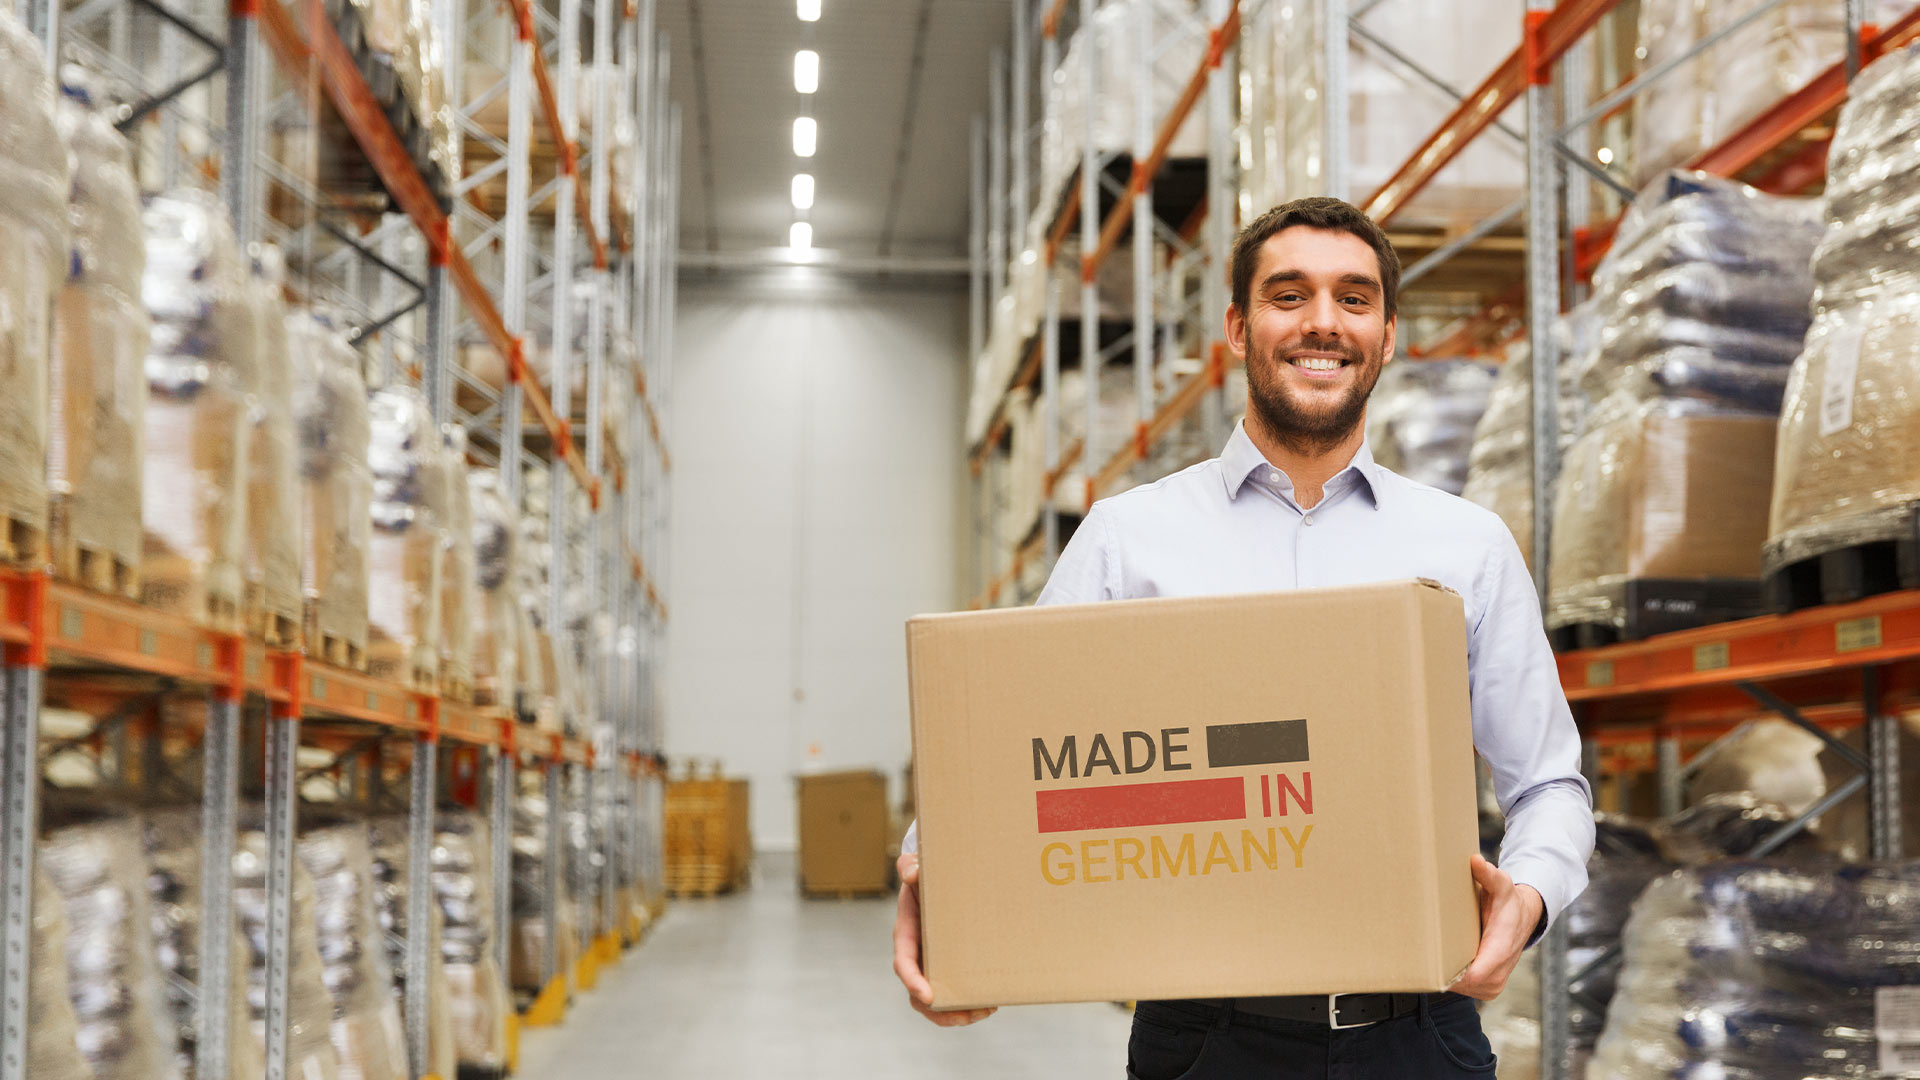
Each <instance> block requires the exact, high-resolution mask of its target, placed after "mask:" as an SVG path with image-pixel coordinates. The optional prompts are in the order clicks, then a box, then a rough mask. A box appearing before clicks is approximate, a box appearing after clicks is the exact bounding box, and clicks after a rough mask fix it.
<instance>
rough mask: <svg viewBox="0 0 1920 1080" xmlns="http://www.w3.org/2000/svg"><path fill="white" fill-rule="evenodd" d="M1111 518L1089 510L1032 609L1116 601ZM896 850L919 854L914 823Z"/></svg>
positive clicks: (1104, 511) (917, 825)
mask: <svg viewBox="0 0 1920 1080" xmlns="http://www.w3.org/2000/svg"><path fill="white" fill-rule="evenodd" d="M1111 515H1112V511H1111V510H1109V509H1107V507H1105V506H1104V505H1102V504H1100V503H1094V504H1093V509H1092V510H1091V511H1090V512H1088V514H1087V516H1086V517H1085V518H1083V519H1081V522H1080V527H1079V528H1077V529H1075V530H1074V531H1073V538H1072V539H1070V540H1068V541H1067V546H1066V547H1065V548H1064V549H1062V550H1061V552H1060V558H1059V560H1058V561H1056V562H1055V563H1054V564H1053V573H1052V574H1050V575H1048V577H1047V587H1046V588H1044V589H1042V590H1040V597H1039V599H1037V600H1035V601H1034V602H1033V606H1035V607H1044V606H1046V605H1048V604H1091V603H1095V602H1097V601H1101V600H1113V599H1116V598H1117V596H1118V592H1119V588H1118V586H1119V579H1120V567H1119V564H1118V562H1117V561H1116V549H1115V548H1114V545H1113V523H1112V520H1111ZM900 851H901V853H902V854H919V852H920V823H919V822H918V821H915V822H914V823H913V824H912V825H909V826H907V835H906V836H904V837H902V838H901V840H900Z"/></svg>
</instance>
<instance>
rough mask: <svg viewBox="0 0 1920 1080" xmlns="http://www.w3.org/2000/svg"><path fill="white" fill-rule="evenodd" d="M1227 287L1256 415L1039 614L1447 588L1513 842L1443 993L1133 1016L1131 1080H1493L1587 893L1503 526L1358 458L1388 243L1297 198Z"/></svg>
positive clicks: (904, 919)
mask: <svg viewBox="0 0 1920 1080" xmlns="http://www.w3.org/2000/svg"><path fill="white" fill-rule="evenodd" d="M1232 272H1233V303H1232V305H1231V306H1230V307H1229V308H1228V309H1227V342H1228V345H1229V346H1230V347H1231V348H1232V349H1233V352H1234V355H1235V356H1237V357H1240V358H1241V359H1242V360H1243V361H1244V362H1245V364H1246V368H1247V412H1246V417H1245V419H1244V420H1243V421H1242V423H1241V424H1240V425H1239V426H1238V427H1237V428H1236V429H1235V431H1234V433H1233V436H1232V438H1231V439H1229V440H1228V442H1227V445H1226V448H1225V449H1224V450H1223V451H1222V452H1221V454H1220V456H1219V457H1217V458H1215V459H1213V460H1211V461H1206V462H1202V463H1201V464H1199V465H1195V466H1193V467H1192V468H1190V469H1186V470H1184V471H1182V472H1179V473H1175V474H1174V475H1172V476H1169V477H1166V478H1164V479H1162V480H1159V481H1157V482H1155V483H1152V484H1147V485H1145V486H1143V487H1138V488H1135V489H1133V490H1132V491H1128V492H1126V493H1124V494H1121V495H1117V496H1115V497H1113V498H1110V499H1106V500H1104V501H1102V502H1099V503H1097V504H1095V505H1094V507H1093V509H1092V511H1091V512H1090V513H1089V514H1088V515H1087V518H1086V520H1085V521H1084V522H1082V523H1081V525H1080V528H1079V529H1078V530H1077V531H1076V532H1075V533H1074V536H1073V539H1072V541H1071V542H1070V543H1069V544H1068V545H1067V548H1066V550H1065V551H1063V552H1062V553H1061V556H1060V561H1059V563H1058V565H1056V566H1055V567H1054V570H1053V576H1052V578H1051V579H1050V580H1049V581H1048V582H1047V587H1046V589H1045V591H1044V592H1042V593H1041V596H1040V600H1039V602H1040V603H1042V604H1067V603H1089V602H1093V601H1100V600H1119V599H1131V598H1135V597H1145V596H1193V595H1204V594H1219V593H1251V592H1263V591H1272V590H1278V589H1304V588H1321V587H1329V586H1339V585H1354V584H1359V583H1364V582H1371V581H1390V580H1396V579H1405V578H1413V577H1424V578H1431V579H1434V580H1437V581H1439V582H1441V583H1443V584H1445V585H1447V586H1448V587H1449V588H1451V589H1453V590H1454V591H1455V592H1457V593H1459V594H1460V596H1461V597H1462V598H1463V600H1464V601H1465V606H1466V619H1467V631H1468V645H1467V665H1468V672H1469V675H1468V679H1469V685H1470V687H1471V690H1472V699H1473V734H1474V745H1475V748H1476V749H1477V750H1478V751H1479V752H1480V755H1481V756H1482V757H1483V758H1485V759H1486V761H1487V763H1488V764H1489V765H1490V766H1491V768H1492V771H1493V781H1494V787H1495V792H1496V794H1497V796H1498V798H1499V801H1500V806H1501V809H1502V810H1503V811H1504V812H1505V813H1506V817H1507V834H1506V840H1505V842H1504V844H1503V845H1502V847H1501V852H1500V865H1499V866H1498V867H1496V866H1494V865H1493V864H1491V863H1489V862H1487V861H1486V860H1485V859H1483V858H1481V857H1480V856H1478V855H1476V856H1474V857H1473V865H1472V872H1473V877H1474V881H1475V882H1476V883H1477V885H1478V888H1479V892H1480V910H1481V924H1482V930H1481V938H1480V947H1479V950H1478V953H1477V955H1476V956H1475V957H1474V960H1473V963H1472V964H1471V965H1470V966H1469V967H1468V968H1467V970H1466V971H1465V973H1464V974H1462V975H1461V976H1460V978H1459V980H1458V981H1457V982H1456V983H1455V984H1454V986H1453V990H1452V992H1451V993H1446V994H1425V995H1416V994H1352V995H1341V996H1339V997H1337V998H1336V999H1334V1000H1333V1001H1331V1002H1329V1000H1328V999H1327V998H1325V997H1304V998H1239V999H1232V1000H1225V1001H1203V1002H1142V1003H1141V1004H1140V1006H1139V1009H1138V1011H1137V1012H1136V1013H1135V1016H1134V1024H1133V1036H1132V1039H1131V1040H1130V1041H1129V1043H1128V1047H1127V1059H1128V1074H1129V1076H1131V1077H1135V1078H1137V1080H1171V1078H1173V1077H1176V1076H1178V1077H1185V1078H1189V1080H1206V1078H1211V1077H1240V1076H1252V1075H1256V1074H1257V1075H1260V1076H1284V1077H1320V1078H1325V1077H1329V1076H1331V1075H1334V1074H1335V1073H1337V1074H1338V1075H1339V1076H1341V1077H1355V1078H1360V1077H1381V1078H1386V1077H1393V1078H1396V1080H1398V1078H1407V1077H1449V1076H1464V1075H1491V1071H1492V1069H1493V1065H1494V1061H1493V1053H1492V1050H1491V1048H1490V1047H1489V1046H1488V1044H1487V1040H1486V1037H1485V1036H1484V1035H1483V1034H1482V1033H1481V1030H1480V1021H1479V1017H1478V1014H1477V1013H1476V1012H1475V1010H1474V1007H1473V1004H1472V1002H1471V1001H1470V1000H1469V999H1473V998H1477V999H1480V1000H1490V999H1492V998H1493V997H1495V996H1496V995H1498V994H1499V993H1500V991H1501V989H1502V988H1503V987H1504V986H1505V985H1506V981H1507V977H1508V975H1509V974H1510V973H1511V972H1512V971H1513V968H1514V965H1515V964H1516V963H1517V962H1518V961H1519V959H1520V954H1521V951H1522V950H1523V949H1524V948H1525V947H1526V946H1527V945H1529V944H1531V943H1532V941H1533V940H1535V939H1537V938H1538V936H1539V935H1540V933H1542V932H1543V931H1544V930H1545V929H1546V927H1547V925H1548V922H1549V920H1550V919H1552V918H1553V917H1555V916H1557V915H1558V914H1559V913H1560V912H1561V911H1563V910H1564V909H1565V908H1566V906H1567V904H1568V903H1570V902H1571V901H1572V900H1573V898H1574V897H1575V896H1578V895H1579V894H1580V891H1581V890H1582V889H1584V888H1585V887H1586V880H1587V878H1586V862H1587V856H1588V855H1589V854H1591V852H1592V850H1593V809H1592V796H1591V792H1590V791H1589V790H1588V787H1587V784H1586V781H1585V780H1583V779H1582V778H1581V776H1580V769H1579V766H1580V745H1579V736H1578V734H1577V732H1576V730H1575V728H1574V725H1573V718H1572V716H1571V714H1570V713H1569V712H1568V709H1567V703H1566V698H1565V696H1564V695H1563V694H1562V693H1561V690H1560V684H1559V678H1558V674H1557V671H1556V669H1555V666H1554V662H1553V656H1552V653H1551V651H1550V650H1549V648H1548V646H1547V640H1546V635H1545V632H1544V631H1543V629H1542V627H1541V623H1540V612H1539V598H1538V596H1537V594H1536V593H1535V591H1534V589H1533V584H1532V581H1531V579H1530V578H1529V577H1528V574H1527V569H1526V565H1525V563H1524V562H1523V561H1522V559H1521V557H1520V551H1519V549H1518V547H1516V546H1515V544H1514V542H1513V538H1512V536H1511V535H1510V534H1509V533H1508V532H1507V530H1506V528H1505V526H1503V525H1502V524H1501V522H1500V519H1499V518H1498V517H1496V516H1494V515H1493V514H1492V513H1489V512H1488V511H1486V510H1483V509H1481V508H1480V507H1477V506H1474V505H1473V504H1471V503H1468V502H1466V501H1465V500H1463V499H1459V498H1455V497H1454V496H1452V495H1448V494H1446V493H1444V492H1441V491H1437V490H1435V489H1433V488H1430V487H1427V486H1425V485H1422V484H1417V483H1414V482H1413V481H1411V480H1407V479H1405V478H1403V477H1400V476H1398V475H1396V474H1394V473H1392V472H1389V471H1388V470H1386V469H1384V468H1382V467H1380V466H1379V465H1377V464H1375V463H1374V460H1373V455H1372V454H1371V452H1370V451H1369V450H1368V447H1367V443H1366V438H1365V423H1364V421H1365V418H1366V405H1367V396H1368V395H1369V394H1370V393H1372V391H1373V387H1374V383H1375V381H1376V380H1378V379H1379V377H1380V370H1381V368H1382V367H1383V366H1384V365H1385V364H1386V363H1387V361H1388V359H1389V358H1390V357H1392V356H1393V351H1394V333H1395V330H1396V328H1397V324H1396V322H1395V307H1394V305H1395V294H1396V291H1397V289H1398V286H1399V278H1400V263H1399V258H1398V256H1396V255H1395V254H1394V251H1393V247H1392V245H1391V244H1389V243H1388V241H1387V238H1386V236H1385V234H1383V233H1382V232H1381V231H1380V229H1379V227H1378V226H1377V225H1375V224H1374V223H1373V222H1372V221H1371V220H1370V219H1368V218H1367V216H1366V215H1365V214H1362V213H1361V212H1360V211H1359V210H1356V209H1355V208H1353V207H1352V206H1349V205H1348V204H1346V203H1344V202H1341V201H1340V200H1338V199H1327V198H1311V199H1300V200H1297V201H1294V202H1291V203H1287V204H1286V205H1284V206H1279V207H1276V208H1274V209H1273V210H1270V211H1268V212H1267V213H1266V214H1264V215H1262V216H1261V217H1260V218H1259V219H1257V220H1255V221H1254V222H1253V223H1252V224H1250V225H1248V226H1247V227H1246V228H1245V229H1244V230H1242V231H1241V233H1240V235H1239V237H1238V238H1237V239H1236V240H1235V241H1234V246H1233V266H1232ZM1303 632H1311V631H1310V630H1303ZM1272 645H1273V648H1275V649H1285V648H1286V647H1287V642H1285V641H1276V642H1273V643H1272ZM916 840H917V837H916V836H909V837H908V844H907V845H906V846H907V850H908V854H904V855H902V856H901V860H900V863H901V865H900V876H901V880H902V882H904V884H903V886H902V888H901V891H900V905H899V912H898V915H897V917H896V920H895V924H894V970H895V972H896V973H897V974H898V975H899V977H900V981H901V982H902V983H904V984H905V985H906V987H907V990H908V993H909V997H910V999H911V1000H912V1002H913V1005H914V1008H916V1009H918V1010H919V1011H920V1012H921V1013H923V1014H925V1015H926V1016H927V1017H928V1018H929V1019H931V1020H933V1021H934V1022H935V1023H938V1024H942V1025H947V1026H955V1025H960V1024H970V1023H973V1022H975V1021H978V1020H981V1019H983V1018H985V1017H986V1016H988V1015H990V1014H991V1012H992V1010H990V1009H979V1010H966V1011H959V1012H935V1011H933V1010H932V1009H931V1008H930V1007H929V1003H930V1002H931V1000H932V990H931V988H930V987H929V986H928V984H927V981H926V978H925V977H924V975H923V974H922V973H921V970H920V952H919V943H920V927H919V924H920V912H919V897H918V893H917V887H918V882H919V859H918V855H917V854H916V851H917V844H916Z"/></svg>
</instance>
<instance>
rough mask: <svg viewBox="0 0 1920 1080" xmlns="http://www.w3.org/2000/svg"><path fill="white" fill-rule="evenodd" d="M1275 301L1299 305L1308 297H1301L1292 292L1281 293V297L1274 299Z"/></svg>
mask: <svg viewBox="0 0 1920 1080" xmlns="http://www.w3.org/2000/svg"><path fill="white" fill-rule="evenodd" d="M1274 299H1275V300H1277V301H1279V302H1280V303H1282V304H1297V303H1299V302H1300V301H1302V300H1304V299H1306V297H1304V296H1301V295H1300V294H1299V293H1291V292H1290V293H1281V294H1280V295H1278V296H1276V297H1274Z"/></svg>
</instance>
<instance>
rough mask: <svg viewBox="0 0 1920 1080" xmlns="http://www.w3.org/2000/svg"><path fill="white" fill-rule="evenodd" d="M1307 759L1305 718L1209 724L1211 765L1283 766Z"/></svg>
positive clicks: (1209, 759) (1222, 767) (1208, 751)
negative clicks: (1252, 722)
mask: <svg viewBox="0 0 1920 1080" xmlns="http://www.w3.org/2000/svg"><path fill="white" fill-rule="evenodd" d="M1305 760H1307V722H1306V721H1305V720H1263V721H1261V722H1259V723H1255V724H1209V725H1207V767H1208V768H1212V769H1225V768H1230V767H1232V766H1235V765H1280V764H1284V763H1286V762H1289V761H1305Z"/></svg>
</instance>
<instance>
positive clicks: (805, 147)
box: [793, 116, 820, 157]
mask: <svg viewBox="0 0 1920 1080" xmlns="http://www.w3.org/2000/svg"><path fill="white" fill-rule="evenodd" d="M819 134H820V125H818V124H816V123H814V122H813V117H811V116H802V117H797V118H795V120H794V121H793V153H794V155H795V156H796V157H812V156H813V148H814V142H815V140H816V139H817V138H818V136H819Z"/></svg>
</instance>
